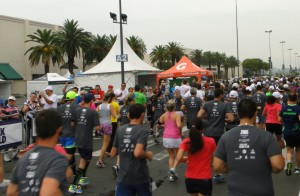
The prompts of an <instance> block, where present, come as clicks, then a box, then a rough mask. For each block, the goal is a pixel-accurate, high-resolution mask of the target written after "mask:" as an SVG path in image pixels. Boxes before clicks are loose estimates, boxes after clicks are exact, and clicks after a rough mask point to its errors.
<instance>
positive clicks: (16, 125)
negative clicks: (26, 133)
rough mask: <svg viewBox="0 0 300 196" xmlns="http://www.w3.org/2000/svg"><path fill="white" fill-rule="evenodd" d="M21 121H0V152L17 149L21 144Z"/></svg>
mask: <svg viewBox="0 0 300 196" xmlns="http://www.w3.org/2000/svg"><path fill="white" fill-rule="evenodd" d="M22 131H23V129H22V120H19V119H12V120H4V121H0V150H3V149H8V148H12V147H18V146H20V145H21V144H22Z"/></svg>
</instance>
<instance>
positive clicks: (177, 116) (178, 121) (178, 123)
mask: <svg viewBox="0 0 300 196" xmlns="http://www.w3.org/2000/svg"><path fill="white" fill-rule="evenodd" d="M175 120H176V126H177V127H178V128H179V129H180V128H181V116H180V115H179V114H177V113H176V119H175Z"/></svg>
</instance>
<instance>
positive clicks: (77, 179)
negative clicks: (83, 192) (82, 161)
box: [72, 168, 83, 185]
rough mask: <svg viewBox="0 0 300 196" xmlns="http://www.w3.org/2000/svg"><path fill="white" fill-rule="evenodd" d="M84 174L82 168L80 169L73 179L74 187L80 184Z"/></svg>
mask: <svg viewBox="0 0 300 196" xmlns="http://www.w3.org/2000/svg"><path fill="white" fill-rule="evenodd" d="M82 172H83V170H82V169H81V168H78V170H77V172H76V175H75V177H74V179H73V183H72V185H77V184H78V182H79V180H80V178H81V177H82Z"/></svg>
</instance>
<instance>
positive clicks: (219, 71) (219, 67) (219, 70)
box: [217, 65, 221, 79]
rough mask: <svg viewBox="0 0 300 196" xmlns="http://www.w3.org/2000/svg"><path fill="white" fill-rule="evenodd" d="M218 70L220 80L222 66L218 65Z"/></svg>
mask: <svg viewBox="0 0 300 196" xmlns="http://www.w3.org/2000/svg"><path fill="white" fill-rule="evenodd" d="M217 69H218V79H220V75H221V65H217Z"/></svg>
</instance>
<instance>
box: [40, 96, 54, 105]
mask: <svg viewBox="0 0 300 196" xmlns="http://www.w3.org/2000/svg"><path fill="white" fill-rule="evenodd" d="M42 97H43V98H44V100H45V101H46V102H47V103H48V104H52V103H54V102H53V101H52V100H50V99H48V98H47V97H46V95H45V94H43V95H42Z"/></svg>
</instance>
